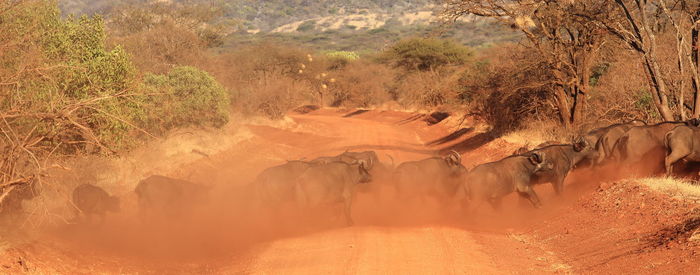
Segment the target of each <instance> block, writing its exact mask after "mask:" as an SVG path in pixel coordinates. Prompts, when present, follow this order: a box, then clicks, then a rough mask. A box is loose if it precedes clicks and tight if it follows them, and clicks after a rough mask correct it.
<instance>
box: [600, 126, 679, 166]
mask: <svg viewBox="0 0 700 275" xmlns="http://www.w3.org/2000/svg"><path fill="white" fill-rule="evenodd" d="M689 124H691V122H684V121H681V122H679V121H673V122H662V123H658V124H654V125H645V126H635V127H632V128H630V129H629V130H628V131H627V132H626V133H624V134H623V135H622V136H621V137H620V138H619V139H618V140H617V142H616V143H615V145H614V146H613V150H612V155H611V158H612V159H614V160H616V161H618V162H621V163H626V164H628V165H635V164H640V163H643V162H642V161H643V160H646V161H649V162H648V163H646V164H647V165H652V166H651V167H648V168H651V169H653V170H661V169H663V159H664V157H665V156H666V150H665V146H664V139H665V137H666V133H668V132H669V131H670V130H671V129H673V128H675V127H676V126H679V125H689Z"/></svg>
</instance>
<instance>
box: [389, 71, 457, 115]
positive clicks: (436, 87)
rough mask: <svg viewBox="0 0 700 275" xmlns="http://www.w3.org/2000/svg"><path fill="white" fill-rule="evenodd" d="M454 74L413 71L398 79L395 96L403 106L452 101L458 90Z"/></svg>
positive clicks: (434, 105) (433, 105)
mask: <svg viewBox="0 0 700 275" xmlns="http://www.w3.org/2000/svg"><path fill="white" fill-rule="evenodd" d="M456 80H457V79H456V75H455V74H441V73H437V72H433V71H429V72H415V73H411V74H408V75H406V76H404V77H403V78H402V79H399V80H398V83H397V85H396V97H397V100H398V101H399V103H400V104H401V105H403V106H404V107H429V108H434V107H437V106H440V105H444V104H448V103H451V102H454V101H455V100H456V98H457V94H458V90H457V86H456Z"/></svg>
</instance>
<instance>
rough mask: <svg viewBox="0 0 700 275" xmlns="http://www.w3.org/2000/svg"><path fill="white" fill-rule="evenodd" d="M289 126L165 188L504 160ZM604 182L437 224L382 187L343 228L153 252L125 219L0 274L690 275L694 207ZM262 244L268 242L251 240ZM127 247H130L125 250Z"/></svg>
mask: <svg viewBox="0 0 700 275" xmlns="http://www.w3.org/2000/svg"><path fill="white" fill-rule="evenodd" d="M290 117H291V119H292V120H293V121H291V122H289V123H285V124H281V125H279V126H269V125H246V126H245V127H246V128H247V129H248V130H250V132H251V133H252V136H251V137H250V138H249V139H247V140H245V141H243V142H240V143H238V144H236V145H235V146H233V147H232V148H230V149H228V150H225V151H223V152H221V153H218V154H216V155H211V156H209V157H208V158H203V159H201V160H199V161H197V162H194V163H190V164H188V165H187V166H185V167H181V168H180V169H178V170H176V171H173V172H172V173H171V174H170V176H174V177H186V178H188V179H190V180H192V181H195V182H204V183H209V184H212V185H216V186H219V187H222V186H223V187H225V188H224V189H231V188H236V187H241V186H244V185H245V184H247V183H249V182H251V181H252V180H253V179H254V177H255V175H257V174H258V173H259V172H260V171H262V170H263V169H264V168H266V167H269V166H272V165H277V164H281V163H284V162H285V161H286V160H291V159H302V158H306V159H310V158H314V157H317V156H322V155H335V154H338V153H341V152H343V151H345V150H346V149H350V150H355V151H359V150H374V151H376V152H377V153H378V154H379V158H380V159H381V160H382V162H384V163H387V164H391V163H392V159H393V162H395V163H396V164H398V163H399V162H402V161H408V160H416V159H421V158H425V157H428V156H432V155H434V154H440V153H444V152H446V151H448V150H453V149H454V150H457V151H460V152H462V153H463V155H464V158H463V164H464V165H465V166H467V167H468V168H469V167H473V166H474V165H477V164H480V163H483V162H487V161H492V160H497V159H499V158H501V157H504V156H506V155H507V153H508V152H511V151H512V150H513V148H515V146H516V145H510V144H507V143H506V142H504V141H502V140H500V139H497V138H496V137H492V136H491V135H489V134H488V133H483V132H479V131H478V130H476V129H474V128H471V126H472V125H468V124H469V123H468V122H467V123H465V124H464V125H461V126H458V125H457V123H456V122H458V121H459V120H451V121H445V122H442V123H438V124H435V125H429V124H428V123H426V122H425V121H423V117H421V116H419V115H415V114H411V113H402V112H393V111H368V112H364V111H353V110H347V111H342V110H318V111H314V112H311V113H308V114H290ZM450 123H451V124H450ZM611 171H612V172H611ZM611 171H607V173H603V172H606V171H603V172H601V171H597V172H596V173H591V172H590V171H581V172H578V173H575V174H574V175H573V176H572V177H571V179H570V180H568V181H567V193H566V195H565V196H564V197H562V198H558V197H554V196H553V194H552V192H551V190H550V189H551V187H549V186H538V187H537V191H538V192H539V193H540V195H541V197H542V199H543V203H544V204H545V207H544V208H543V209H540V210H533V209H531V207H529V206H527V205H525V206H522V205H519V202H518V201H517V200H516V199H515V198H513V197H511V198H510V199H509V201H507V203H506V205H505V208H504V211H503V212H501V213H495V212H493V211H490V210H488V209H487V210H485V211H483V213H481V214H480V215H479V216H478V217H463V216H460V215H454V214H450V215H447V214H445V213H446V212H447V211H449V210H445V209H443V208H440V207H438V204H437V203H436V202H434V201H428V202H427V203H425V204H418V203H415V202H402V201H396V200H394V199H393V196H392V192H391V191H392V189H391V186H390V185H391V183H390V182H387V181H385V180H378V181H375V182H372V183H370V184H374V186H372V188H371V189H368V190H361V192H360V193H358V196H357V198H356V203H355V204H354V205H353V217H354V219H355V221H356V225H355V226H353V227H342V226H340V225H339V224H333V223H330V224H326V223H319V224H323V225H319V224H315V225H308V226H306V225H303V224H297V223H299V222H298V221H299V220H278V221H273V222H272V223H270V222H269V221H267V223H266V226H267V227H266V228H255V227H254V226H253V227H251V226H250V225H249V223H248V222H247V221H253V220H256V219H255V218H259V217H256V216H257V215H256V213H250V212H236V209H233V208H232V206H230V205H228V206H226V207H223V208H225V209H224V210H222V212H220V213H240V216H236V214H234V215H233V219H232V220H237V221H232V220H225V221H223V220H224V219H219V218H218V217H214V218H211V219H206V218H205V219H201V220H199V222H200V223H199V224H196V225H195V226H193V227H194V228H196V230H194V231H186V232H188V233H193V234H185V235H174V236H176V237H175V238H170V239H168V238H164V241H163V242H151V241H152V240H150V239H149V238H150V237H162V236H161V235H164V234H161V233H156V234H152V235H147V236H146V235H144V234H142V233H143V232H140V231H142V230H140V229H139V228H138V227H134V226H127V225H123V224H121V223H120V221H121V220H129V217H128V216H129V215H131V214H129V213H126V214H123V215H122V216H120V217H115V218H114V220H116V221H109V222H107V225H106V226H107V227H108V229H105V228H101V229H94V230H93V229H72V228H69V229H68V231H70V232H73V234H69V235H71V236H72V235H75V231H77V230H86V231H90V232H93V231H98V232H100V233H89V234H87V235H91V236H92V237H91V238H90V239H89V241H86V240H85V238H80V240H81V241H75V238H70V237H65V234H53V233H51V234H49V233H47V234H40V235H39V236H38V237H36V239H35V240H33V241H28V242H20V243H12V244H6V245H5V246H2V247H0V253H1V254H0V274H13V273H28V274H546V273H563V274H570V273H603V274H619V273H621V272H622V273H635V274H652V273H674V272H684V274H691V273H695V274H700V240H698V241H693V240H692V239H693V236H694V234H696V232H695V231H694V230H696V229H697V228H698V223H694V220H692V219H689V218H690V217H694V216H693V215H694V213H695V212H700V211H698V210H697V209H698V205H697V204H696V203H694V202H689V201H685V200H679V199H675V198H670V197H668V196H666V195H663V194H660V193H655V192H654V191H651V190H648V189H646V188H645V187H643V186H640V185H638V184H635V183H634V182H622V183H605V184H603V185H600V182H599V180H600V178H599V177H600V175H601V174H611V173H612V174H614V171H615V170H614V169H612V170H611ZM618 176H619V175H618ZM134 184H135V183H134ZM367 188H369V187H367ZM237 190H239V189H237ZM222 194H229V193H222ZM640 194H642V195H640ZM236 199H240V197H238V196H236V197H235V199H234V198H232V199H230V200H236ZM234 205H235V204H234ZM127 209H128V208H127ZM695 214H698V215H700V213H695ZM125 216H126V217H125ZM251 216H253V217H251ZM239 226H240V227H246V228H247V229H246V230H243V229H239V228H238V227H239ZM275 227H280V228H282V227H290V228H297V229H299V228H301V229H299V230H292V231H286V232H285V233H284V234H278V233H279V232H281V231H284V230H281V229H280V230H276V228H275ZM251 228H252V229H251ZM161 229H162V228H161ZM165 230H166V231H168V230H172V231H176V230H175V229H172V228H168V229H165ZM197 230H202V231H197ZM59 231H60V232H63V233H65V231H66V229H63V230H59ZM270 231H273V233H269V232H270ZM84 232H85V231H84ZM183 232H185V231H183ZM261 232H266V233H267V235H265V237H264V238H258V237H259V236H258V235H256V234H258V233H259V234H263V233H261ZM165 235H167V234H165ZM131 236H134V237H133V238H132V237H131ZM183 236H185V237H183ZM198 238H201V239H202V241H201V242H198ZM127 239H129V240H133V239H138V240H139V241H138V242H135V244H134V245H131V246H130V245H124V243H128V242H130V241H127ZM697 239H700V236H698V238H697ZM108 240H114V241H108ZM156 243H157V244H158V245H157V246H162V248H163V250H157V249H155V248H154V251H159V252H155V254H158V253H161V252H162V251H178V250H179V251H185V252H190V253H183V255H184V256H183V257H181V258H177V259H176V260H174V259H171V258H168V257H162V258H160V257H152V256H153V254H147V255H148V257H146V256H143V255H146V254H142V253H141V251H142V250H148V249H151V248H153V247H154V246H156V245H153V244H156ZM115 251H118V252H115ZM192 255H195V256H192ZM178 256H182V255H178Z"/></svg>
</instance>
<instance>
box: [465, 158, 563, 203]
mask: <svg viewBox="0 0 700 275" xmlns="http://www.w3.org/2000/svg"><path fill="white" fill-rule="evenodd" d="M549 169H552V164H551V163H550V162H548V160H547V157H546V153H545V152H532V153H528V154H526V155H515V156H510V157H507V158H504V159H502V160H499V161H495V162H489V163H485V164H481V165H479V166H477V167H474V169H472V170H471V171H470V172H469V174H468V178H469V181H468V182H466V183H465V184H463V187H464V191H465V193H466V194H468V195H469V198H470V200H471V204H472V205H473V206H472V207H473V208H472V209H473V210H476V208H478V207H479V205H480V204H481V203H482V202H483V201H487V202H488V203H489V204H491V206H492V207H493V208H494V209H496V210H499V209H500V206H501V200H502V198H503V197H504V196H506V195H508V194H510V193H512V192H514V191H515V192H518V194H519V195H520V196H522V197H525V198H527V199H529V200H530V202H531V203H532V205H533V206H534V207H535V208H539V207H541V205H542V203H541V202H540V199H539V197H538V196H537V194H536V193H535V190H533V189H532V185H531V183H532V178H533V176H534V175H535V173H538V172H540V171H546V170H549Z"/></svg>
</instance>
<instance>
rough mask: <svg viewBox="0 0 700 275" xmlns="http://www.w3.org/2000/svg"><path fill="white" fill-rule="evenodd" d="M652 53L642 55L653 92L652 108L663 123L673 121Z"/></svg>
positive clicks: (664, 86) (664, 84) (657, 66)
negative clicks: (654, 107)
mask: <svg viewBox="0 0 700 275" xmlns="http://www.w3.org/2000/svg"><path fill="white" fill-rule="evenodd" d="M652 52H653V51H650V52H649V53H646V54H644V67H645V68H646V71H647V74H648V76H649V85H650V86H651V88H652V90H653V91H651V93H652V98H653V99H654V100H653V101H654V106H656V109H657V110H658V111H659V115H661V118H662V119H663V120H664V121H673V120H674V119H673V112H671V109H670V108H669V107H668V98H667V97H666V83H664V80H663V79H661V74H660V71H661V70H660V69H659V63H657V62H656V59H655V58H654V57H653V56H652V55H651V53H652Z"/></svg>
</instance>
